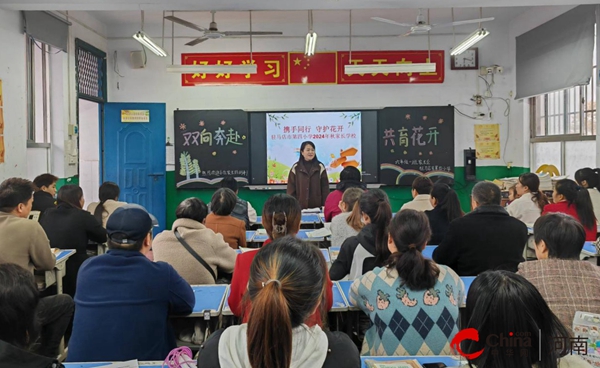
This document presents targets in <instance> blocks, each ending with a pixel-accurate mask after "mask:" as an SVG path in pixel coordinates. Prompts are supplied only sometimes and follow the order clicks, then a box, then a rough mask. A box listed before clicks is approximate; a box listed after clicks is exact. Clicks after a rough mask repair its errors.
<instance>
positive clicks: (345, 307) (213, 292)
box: [187, 276, 475, 319]
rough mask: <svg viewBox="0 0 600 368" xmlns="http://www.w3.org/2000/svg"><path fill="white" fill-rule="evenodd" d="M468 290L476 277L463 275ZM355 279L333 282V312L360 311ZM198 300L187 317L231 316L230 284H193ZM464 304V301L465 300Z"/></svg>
mask: <svg viewBox="0 0 600 368" xmlns="http://www.w3.org/2000/svg"><path fill="white" fill-rule="evenodd" d="M461 279H462V280H463V282H464V283H465V290H466V291H467V292H468V290H469V288H470V287H471V283H473V280H474V279H475V277H470V276H469V277H467V276H465V277H461ZM352 283H353V281H335V282H334V283H333V287H332V292H333V307H332V308H331V312H346V311H358V310H360V308H359V307H358V306H356V305H354V304H353V303H351V302H350V286H351V285H352ZM192 289H193V291H194V296H195V297H196V302H195V305H194V308H193V311H192V313H191V314H190V315H188V316H187V317H204V318H206V319H210V318H212V317H218V316H219V315H223V316H231V315H233V314H232V313H231V309H230V308H229V303H228V300H227V299H228V298H229V291H230V290H229V285H192ZM463 304H464V301H463Z"/></svg>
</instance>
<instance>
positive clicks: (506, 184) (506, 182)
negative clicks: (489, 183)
mask: <svg viewBox="0 0 600 368" xmlns="http://www.w3.org/2000/svg"><path fill="white" fill-rule="evenodd" d="M518 181H519V178H518V177H512V178H502V179H496V180H494V183H495V184H496V185H498V186H499V187H500V189H504V190H507V189H508V188H510V187H512V186H513V185H515V184H517V182H518ZM498 182H501V183H502V184H499V183H498Z"/></svg>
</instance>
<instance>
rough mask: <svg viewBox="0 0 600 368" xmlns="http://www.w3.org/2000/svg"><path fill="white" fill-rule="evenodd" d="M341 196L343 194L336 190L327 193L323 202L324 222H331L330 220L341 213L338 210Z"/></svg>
mask: <svg viewBox="0 0 600 368" xmlns="http://www.w3.org/2000/svg"><path fill="white" fill-rule="evenodd" d="M343 195H344V192H342V191H341V190H337V189H336V190H334V191H333V192H331V193H329V195H328V196H327V199H326V200H325V210H324V212H325V222H331V219H332V218H334V217H335V216H337V215H339V214H340V213H342V210H340V201H341V200H342V196H343Z"/></svg>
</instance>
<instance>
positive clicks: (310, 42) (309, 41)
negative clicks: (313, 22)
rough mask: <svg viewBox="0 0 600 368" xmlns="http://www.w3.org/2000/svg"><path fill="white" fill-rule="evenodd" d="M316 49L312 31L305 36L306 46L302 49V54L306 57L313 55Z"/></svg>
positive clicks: (315, 39) (314, 34)
mask: <svg viewBox="0 0 600 368" xmlns="http://www.w3.org/2000/svg"><path fill="white" fill-rule="evenodd" d="M316 47H317V34H316V33H315V32H313V31H310V32H308V33H307V34H306V45H305V47H304V54H305V55H306V56H312V55H314V54H315V48H316Z"/></svg>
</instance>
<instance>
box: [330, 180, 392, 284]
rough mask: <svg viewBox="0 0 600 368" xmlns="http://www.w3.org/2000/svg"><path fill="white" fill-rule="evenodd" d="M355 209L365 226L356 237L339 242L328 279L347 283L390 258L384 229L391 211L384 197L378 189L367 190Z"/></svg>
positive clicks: (386, 197) (389, 218)
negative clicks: (346, 278)
mask: <svg viewBox="0 0 600 368" xmlns="http://www.w3.org/2000/svg"><path fill="white" fill-rule="evenodd" d="M358 206H359V208H360V211H361V217H362V221H363V223H364V224H365V226H364V227H363V228H362V229H361V231H360V232H359V233H358V235H356V236H352V237H350V238H348V239H346V240H345V241H344V243H342V247H341V248H340V253H339V255H338V258H337V259H336V260H335V262H333V264H332V265H331V269H330V270H329V276H331V279H332V280H341V279H343V278H344V277H346V275H348V279H349V280H355V279H357V278H359V277H360V276H362V275H364V274H365V273H366V272H368V271H371V270H372V269H374V268H375V267H381V266H383V265H384V264H385V262H386V261H387V259H388V257H389V256H390V251H389V250H388V247H387V236H388V233H387V227H388V224H389V223H390V221H391V220H392V209H391V207H390V201H389V199H388V196H387V194H385V192H384V191H383V190H381V189H371V190H369V191H368V192H365V193H363V194H362V195H361V196H360V200H359V201H358Z"/></svg>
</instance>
